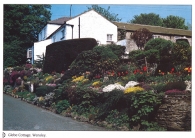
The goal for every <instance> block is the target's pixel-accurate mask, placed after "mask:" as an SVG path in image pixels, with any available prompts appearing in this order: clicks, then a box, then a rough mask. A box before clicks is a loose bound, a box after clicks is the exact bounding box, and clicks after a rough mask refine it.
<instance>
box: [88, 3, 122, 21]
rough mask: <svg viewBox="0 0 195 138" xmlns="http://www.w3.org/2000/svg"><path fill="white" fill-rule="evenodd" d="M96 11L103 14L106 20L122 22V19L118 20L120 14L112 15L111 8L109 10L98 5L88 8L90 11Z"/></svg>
mask: <svg viewBox="0 0 195 138" xmlns="http://www.w3.org/2000/svg"><path fill="white" fill-rule="evenodd" d="M91 9H93V10H95V11H96V12H98V13H99V14H101V15H102V16H104V17H105V18H106V19H108V20H109V21H117V22H119V21H121V19H120V18H118V17H117V16H118V14H115V13H110V11H109V10H110V6H108V8H107V9H105V8H102V7H100V6H98V5H92V6H91V7H88V10H91Z"/></svg>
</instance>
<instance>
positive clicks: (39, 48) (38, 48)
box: [34, 39, 52, 60]
mask: <svg viewBox="0 0 195 138" xmlns="http://www.w3.org/2000/svg"><path fill="white" fill-rule="evenodd" d="M51 43H52V41H51V39H47V40H44V41H40V42H35V43H34V60H37V59H38V58H37V55H42V54H43V53H44V55H45V52H46V46H48V45H49V44H51Z"/></svg>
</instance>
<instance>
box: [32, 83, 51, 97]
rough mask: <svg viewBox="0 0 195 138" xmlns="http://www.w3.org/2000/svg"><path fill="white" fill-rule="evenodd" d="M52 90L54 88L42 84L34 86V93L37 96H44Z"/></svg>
mask: <svg viewBox="0 0 195 138" xmlns="http://www.w3.org/2000/svg"><path fill="white" fill-rule="evenodd" d="M53 90H54V88H53V87H49V86H46V85H44V86H40V87H38V88H36V90H35V93H36V95H37V96H38V97H39V96H45V95H46V94H48V93H50V92H52V91H53Z"/></svg>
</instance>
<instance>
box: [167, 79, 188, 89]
mask: <svg viewBox="0 0 195 138" xmlns="http://www.w3.org/2000/svg"><path fill="white" fill-rule="evenodd" d="M172 89H178V90H180V91H183V90H185V89H186V84H185V82H183V81H176V82H168V83H167V84H166V86H165V90H166V91H167V90H172Z"/></svg>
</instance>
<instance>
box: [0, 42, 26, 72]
mask: <svg viewBox="0 0 195 138" xmlns="http://www.w3.org/2000/svg"><path fill="white" fill-rule="evenodd" d="M25 52H26V50H25V49H23V48H22V47H21V42H19V41H17V40H12V41H10V42H9V43H6V42H4V47H3V58H4V62H3V66H4V68H6V67H10V66H18V65H20V64H21V63H25V61H26V59H24V58H25V57H24V55H25V56H26V54H25ZM16 59H17V60H16ZM24 60H25V61H24Z"/></svg>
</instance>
